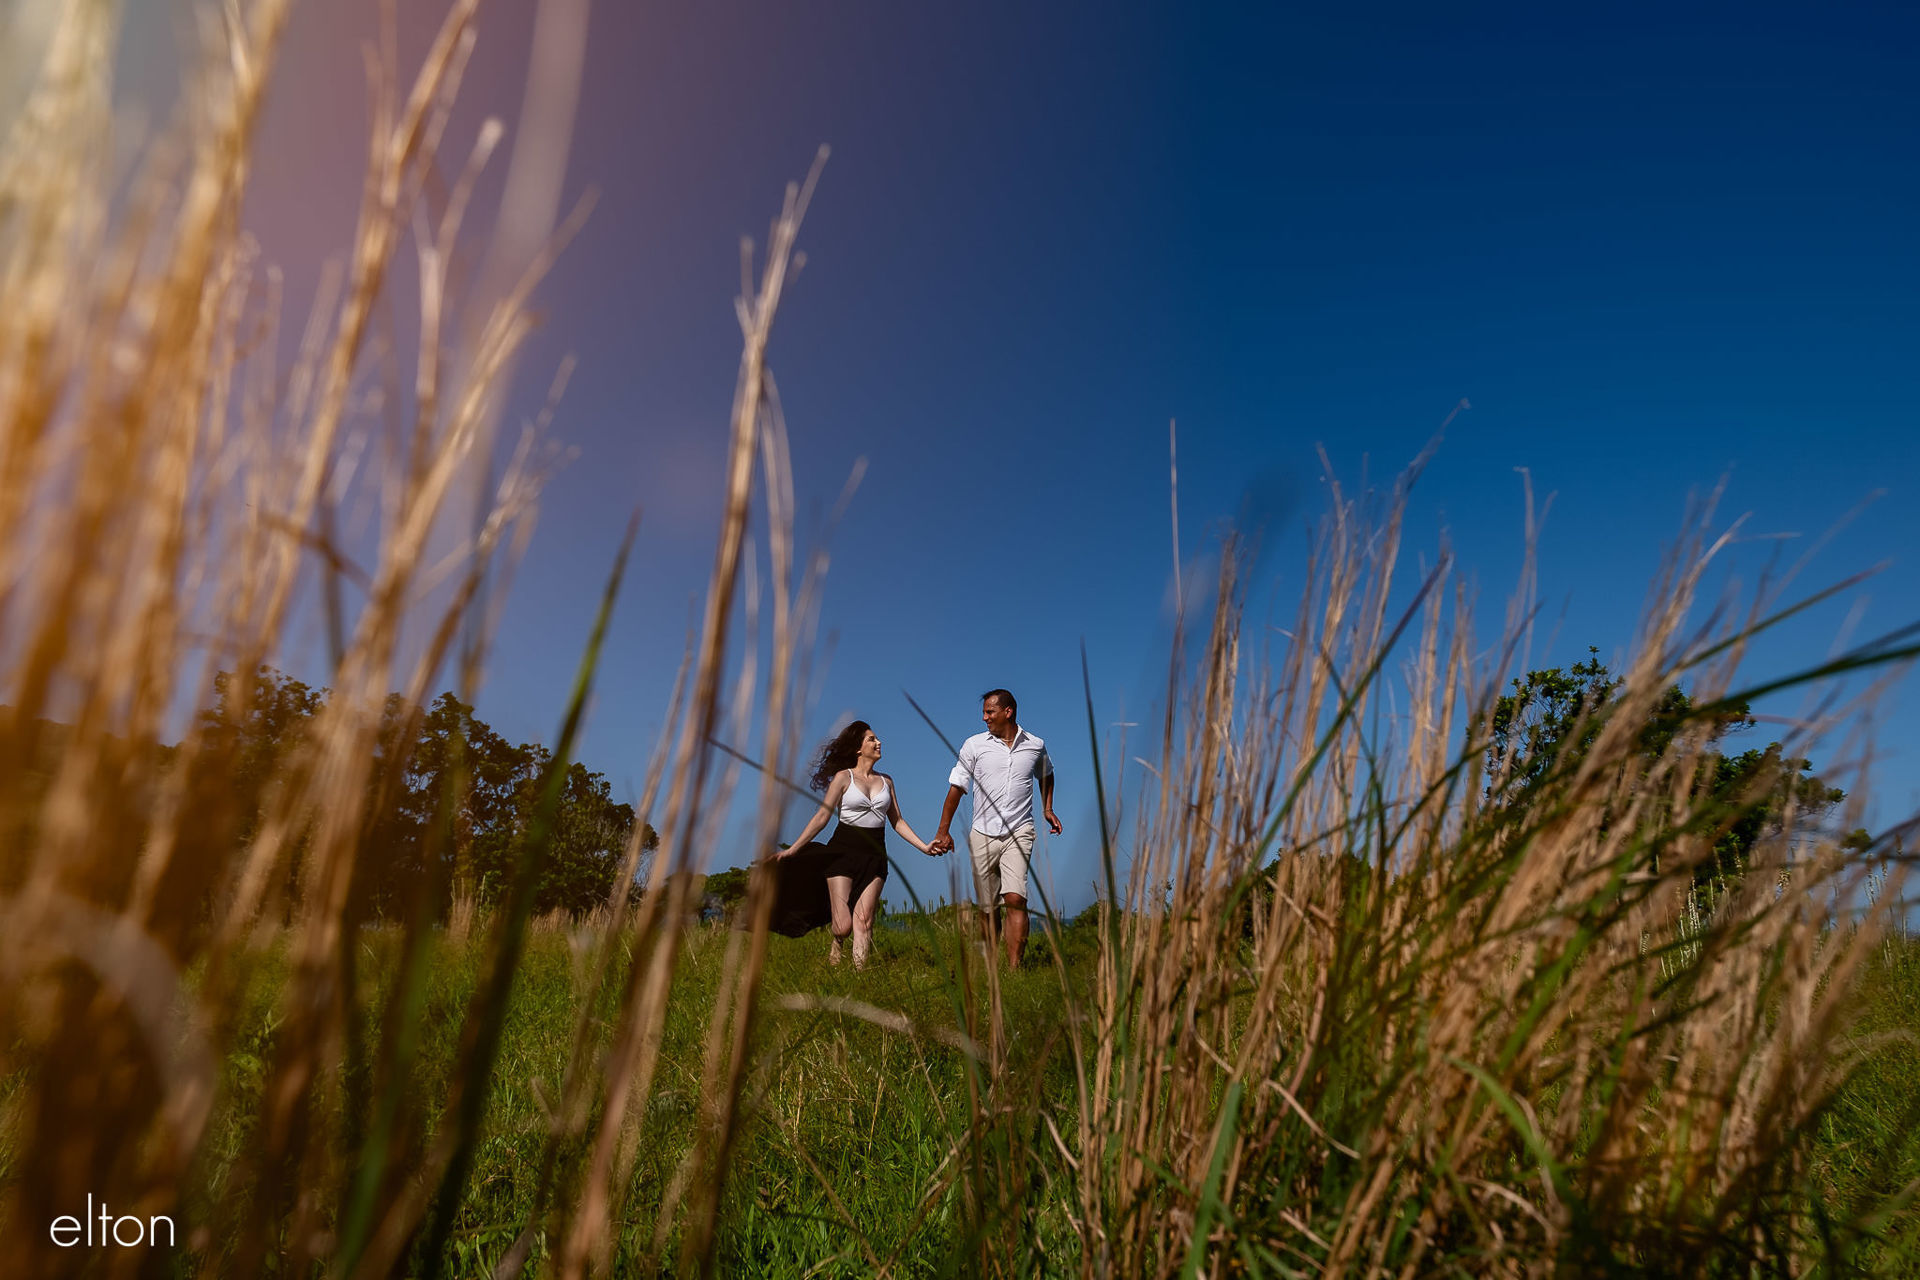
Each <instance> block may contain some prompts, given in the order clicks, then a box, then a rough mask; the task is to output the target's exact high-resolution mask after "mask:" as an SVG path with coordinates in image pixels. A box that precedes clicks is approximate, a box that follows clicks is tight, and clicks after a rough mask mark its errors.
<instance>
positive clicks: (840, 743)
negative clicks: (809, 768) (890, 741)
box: [813, 720, 873, 791]
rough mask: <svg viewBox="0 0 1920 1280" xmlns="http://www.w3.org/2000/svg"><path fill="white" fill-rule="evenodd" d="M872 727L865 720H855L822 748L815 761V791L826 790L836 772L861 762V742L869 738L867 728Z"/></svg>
mask: <svg viewBox="0 0 1920 1280" xmlns="http://www.w3.org/2000/svg"><path fill="white" fill-rule="evenodd" d="M871 728H873V726H872V725H870V724H868V723H867V722H866V721H865V720H855V721H854V722H853V723H852V724H850V725H848V726H847V727H846V728H844V729H842V730H841V731H840V732H839V733H837V734H835V735H834V736H833V737H832V738H831V739H830V740H829V741H828V742H827V744H826V745H825V746H823V747H821V748H820V754H819V755H818V756H817V757H815V759H814V762H813V789H814V790H815V791H825V790H826V789H827V784H828V783H829V782H832V781H833V775H834V774H836V773H838V772H840V771H841V770H842V769H851V768H853V766H854V765H855V764H857V763H859V760H860V744H861V743H863V742H865V741H866V740H867V730H869V729H871Z"/></svg>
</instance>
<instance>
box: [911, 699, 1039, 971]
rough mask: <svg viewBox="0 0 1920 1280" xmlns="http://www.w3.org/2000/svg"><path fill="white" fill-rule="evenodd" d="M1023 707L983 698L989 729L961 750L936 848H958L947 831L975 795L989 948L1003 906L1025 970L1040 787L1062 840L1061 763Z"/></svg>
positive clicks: (977, 881) (974, 844) (973, 836)
mask: <svg viewBox="0 0 1920 1280" xmlns="http://www.w3.org/2000/svg"><path fill="white" fill-rule="evenodd" d="M1019 711H1020V707H1019V704H1018V703H1016V702H1015V701H1014V699H1013V695H1012V694H1011V693H1008V692H1007V691H1006V690H1005V689H993V690H990V691H989V692H987V693H984V694H982V695H980V718H981V719H982V720H984V721H986V724H987V731H986V732H985V733H976V734H974V735H973V736H972V737H971V738H968V739H967V740H966V741H965V742H964V743H962V744H961V746H960V759H959V760H958V761H956V762H955V764H954V766H953V773H952V774H951V775H949V777H948V778H947V783H948V786H947V803H946V804H945V805H944V806H943V807H942V808H941V810H940V830H939V832H938V834H936V835H935V836H934V837H933V839H932V840H931V841H929V842H928V846H929V848H931V849H932V850H933V851H934V852H936V853H946V852H947V851H948V850H950V849H952V848H953V837H952V836H951V835H949V834H948V832H947V828H948V827H950V826H951V825H952V824H953V815H954V811H955V810H957V809H958V808H959V807H960V797H961V796H963V795H966V794H967V793H968V792H969V791H971V792H973V827H972V829H971V830H969V831H968V832H967V848H968V852H970V853H971V854H972V855H973V893H974V900H975V901H976V902H978V903H979V905H980V909H981V912H982V918H981V922H980V931H981V934H982V936H983V937H984V938H985V939H986V943H987V946H988V947H989V948H991V947H992V946H993V939H994V934H995V932H996V929H995V922H994V913H995V912H996V911H997V910H999V909H1001V908H1002V906H1004V908H1005V912H1006V925H1005V928H1004V929H1001V930H999V931H998V932H1000V934H1001V936H1003V937H1004V938H1005V939H1006V946H1007V964H1008V965H1009V966H1011V967H1013V968H1016V969H1017V968H1019V967H1020V957H1021V954H1022V953H1023V952H1024V951H1025V950H1026V946H1027V874H1028V864H1029V863H1030V862H1031V861H1032V858H1033V838H1034V825H1033V787H1034V782H1035V780H1036V779H1037V780H1038V781H1039V784H1040V806H1041V813H1042V815H1043V816H1044V817H1045V818H1046V820H1047V830H1049V831H1051V832H1053V834H1055V835H1059V834H1060V819H1058V818H1056V817H1054V816H1053V762H1052V761H1051V760H1049V759H1048V758H1047V744H1046V743H1044V742H1042V741H1041V740H1040V739H1038V738H1036V737H1034V736H1033V735H1032V734H1030V733H1028V732H1027V731H1026V730H1025V729H1022V728H1021V727H1020V724H1019V721H1018V716H1019Z"/></svg>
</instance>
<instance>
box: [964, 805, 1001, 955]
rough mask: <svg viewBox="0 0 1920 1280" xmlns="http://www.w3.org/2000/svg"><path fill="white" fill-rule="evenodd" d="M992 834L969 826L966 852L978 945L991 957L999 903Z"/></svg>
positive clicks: (996, 854) (996, 937)
mask: <svg viewBox="0 0 1920 1280" xmlns="http://www.w3.org/2000/svg"><path fill="white" fill-rule="evenodd" d="M998 843H999V842H998V841H996V840H995V839H994V838H993V837H992V836H989V835H986V834H984V833H982V832H979V831H974V830H972V829H969V830H968V831H967V853H968V855H969V858H970V860H971V862H972V864H973V904H974V905H973V907H972V910H973V912H974V914H975V915H976V916H977V917H978V918H979V921H980V945H981V946H982V947H984V948H986V952H987V957H988V958H989V959H991V958H992V956H993V953H994V950H995V949H996V946H997V944H998V942H999V930H998V929H997V928H996V927H995V922H994V913H995V909H996V908H997V907H998V906H999V905H1000V850H999V849H998V848H996V847H995V846H996V845H997V844H998Z"/></svg>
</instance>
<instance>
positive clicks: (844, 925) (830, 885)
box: [815, 876, 853, 964]
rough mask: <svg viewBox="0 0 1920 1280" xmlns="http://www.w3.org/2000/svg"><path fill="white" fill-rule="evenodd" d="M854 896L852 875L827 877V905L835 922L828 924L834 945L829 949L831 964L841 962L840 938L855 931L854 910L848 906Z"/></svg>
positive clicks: (828, 960)
mask: <svg viewBox="0 0 1920 1280" xmlns="http://www.w3.org/2000/svg"><path fill="white" fill-rule="evenodd" d="M852 896H853V877H852V876H828V877H827V906H828V907H829V909H831V910H832V912H833V923H832V924H830V925H828V926H827V929H828V931H829V932H831V933H832V934H833V945H832V946H831V947H830V948H828V950H827V963H829V964H839V963H840V939H842V938H844V937H846V936H847V935H848V934H850V933H852V932H853V911H852V910H851V909H850V908H849V907H848V906H847V899H849V898H851V897H852ZM815 901H818V899H815Z"/></svg>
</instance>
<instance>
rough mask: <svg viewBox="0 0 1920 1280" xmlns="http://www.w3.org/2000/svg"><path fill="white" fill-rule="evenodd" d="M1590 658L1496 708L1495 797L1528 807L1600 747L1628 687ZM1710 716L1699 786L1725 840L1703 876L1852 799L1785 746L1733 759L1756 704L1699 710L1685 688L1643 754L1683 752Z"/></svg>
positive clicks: (1718, 842)
mask: <svg viewBox="0 0 1920 1280" xmlns="http://www.w3.org/2000/svg"><path fill="white" fill-rule="evenodd" d="M1587 653H1588V657H1587V659H1586V661H1584V662H1580V663H1576V664H1574V665H1573V666H1571V667H1566V668H1561V667H1549V668H1546V669H1544V670H1539V671H1530V672H1528V673H1527V674H1526V676H1525V677H1524V678H1521V679H1516V680H1514V681H1513V685H1512V691H1511V692H1510V693H1508V694H1506V695H1505V696H1503V697H1502V698H1500V699H1499V701H1498V702H1496V703H1495V704H1494V710H1493V719H1492V724H1491V729H1492V739H1491V741H1490V742H1489V744H1488V746H1487V773H1488V776H1489V777H1490V778H1494V779H1499V780H1500V782H1499V793H1498V795H1497V796H1490V798H1492V799H1495V800H1496V801H1497V802H1498V803H1501V804H1504V805H1507V806H1510V807H1514V808H1519V807H1522V806H1526V805H1528V804H1530V803H1531V802H1532V801H1533V800H1534V799H1535V797H1536V796H1537V795H1538V793H1539V791H1540V789H1541V788H1542V787H1543V786H1544V785H1545V784H1546V783H1547V782H1548V781H1549V780H1551V779H1554V778H1559V777H1564V776H1566V775H1567V774H1568V773H1570V772H1571V771H1572V770H1573V769H1575V768H1577V767H1578V765H1579V762H1580V760H1581V759H1582V758H1583V757H1584V756H1585V755H1586V753H1587V752H1588V751H1589V750H1591V749H1592V747H1593V744H1594V742H1595V740H1596V739H1597V738H1598V737H1599V735H1600V731H1601V728H1602V727H1603V726H1604V725H1605V723H1606V720H1607V717H1608V716H1609V715H1610V714H1612V712H1613V711H1614V709H1615V708H1617V707H1618V706H1619V694H1620V687H1621V685H1622V684H1623V683H1624V682H1623V681H1622V680H1621V679H1620V678H1619V677H1616V676H1614V675H1613V674H1612V673H1611V672H1610V671H1608V669H1607V667H1606V664H1605V663H1603V662H1601V661H1600V658H1599V650H1597V649H1592V648H1589V649H1588V650H1587ZM1703 719H1704V720H1706V722H1707V723H1706V735H1705V739H1706V745H1707V757H1708V758H1707V759H1706V760H1704V761H1703V762H1702V766H1703V767H1702V768H1701V769H1700V771H1699V774H1698V776H1697V779H1696V782H1695V786H1696V788H1697V797H1698V798H1702V799H1704V800H1705V801H1706V808H1707V811H1708V812H1709V814H1711V815H1712V816H1713V817H1714V819H1715V822H1716V829H1717V832H1718V834H1717V836H1716V838H1715V841H1714V849H1713V859H1712V862H1711V865H1709V866H1706V867H1703V868H1702V869H1701V872H1700V875H1699V877H1697V878H1699V879H1702V880H1707V879H1712V878H1715V877H1732V876H1737V875H1739V874H1740V873H1741V872H1742V871H1744V870H1745V868H1746V867H1747V865H1748V862H1749V860H1750V859H1751V856H1752V852H1753V849H1754V846H1755V845H1756V844H1758V843H1759V841H1760V840H1761V839H1762V838H1763V837H1765V836H1767V835H1770V834H1774V833H1777V832H1778V831H1779V830H1780V828H1781V824H1782V823H1783V822H1784V821H1785V820H1786V818H1787V815H1788V814H1789V813H1790V812H1791V813H1793V814H1795V815H1796V816H1797V818H1798V819H1800V820H1802V821H1817V820H1818V819H1820V818H1822V817H1824V816H1825V815H1826V814H1828V813H1829V812H1830V811H1831V810H1832V809H1833V808H1834V807H1835V806H1836V805H1838V804H1839V803H1840V802H1841V801H1842V800H1845V799H1846V792H1845V791H1842V790H1841V789H1840V788H1838V787H1835V786H1831V785H1829V784H1828V783H1826V782H1825V781H1823V780H1822V779H1821V778H1820V777H1819V776H1817V775H1816V774H1814V773H1813V772H1812V768H1813V764H1812V762H1811V761H1809V760H1804V759H1800V758H1797V757H1789V756H1787V755H1786V754H1785V753H1784V750H1783V748H1782V747H1781V745H1780V744H1779V743H1778V742H1770V743H1768V744H1767V745H1766V746H1764V747H1755V748H1749V749H1747V750H1745V751H1741V752H1738V753H1733V754H1729V753H1727V752H1724V751H1722V750H1721V749H1720V744H1721V742H1722V741H1723V740H1724V739H1725V738H1726V737H1727V736H1728V735H1730V734H1735V733H1741V732H1744V731H1747V730H1750V729H1752V728H1753V727H1754V726H1755V724H1756V723H1757V722H1756V721H1755V720H1754V717H1753V710H1752V708H1751V707H1750V706H1748V705H1747V704H1746V703H1745V702H1739V701H1735V702H1716V703H1714V704H1713V705H1712V706H1711V707H1709V708H1701V707H1697V706H1696V705H1695V703H1694V701H1693V698H1692V697H1691V696H1690V695H1689V694H1688V693H1687V692H1686V691H1685V690H1683V689H1682V688H1681V687H1680V686H1679V685H1671V686H1669V687H1668V688H1667V689H1666V690H1665V691H1664V692H1663V693H1662V694H1661V695H1660V698H1659V699H1658V700H1657V701H1656V702H1655V704H1654V706H1653V708H1652V710H1651V711H1650V712H1649V713H1648V715H1647V718H1646V723H1645V724H1644V725H1642V726H1641V730H1640V755H1641V758H1642V759H1643V760H1644V761H1645V762H1646V766H1647V767H1651V765H1652V763H1653V762H1654V761H1656V760H1658V759H1660V758H1661V757H1662V756H1664V755H1666V753H1667V752H1669V751H1670V750H1672V749H1673V746H1674V742H1675V740H1676V738H1677V737H1678V735H1679V734H1680V732H1681V730H1682V729H1683V728H1684V727H1685V726H1687V725H1688V724H1697V723H1700V722H1701V721H1702V720H1703ZM1503 767H1504V769H1505V773H1504V774H1502V772H1501V771H1502V768H1503ZM1644 772H1645V770H1644V769H1643V775H1644ZM1493 785H1494V784H1492V783H1490V784H1489V786H1490V788H1491V787H1492V786H1493ZM1862 834H1863V833H1859V832H1856V833H1854V834H1852V835H1850V836H1849V837H1848V838H1847V841H1848V843H1849V844H1850V846H1858V845H1859V844H1860V836H1861V835H1862Z"/></svg>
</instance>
